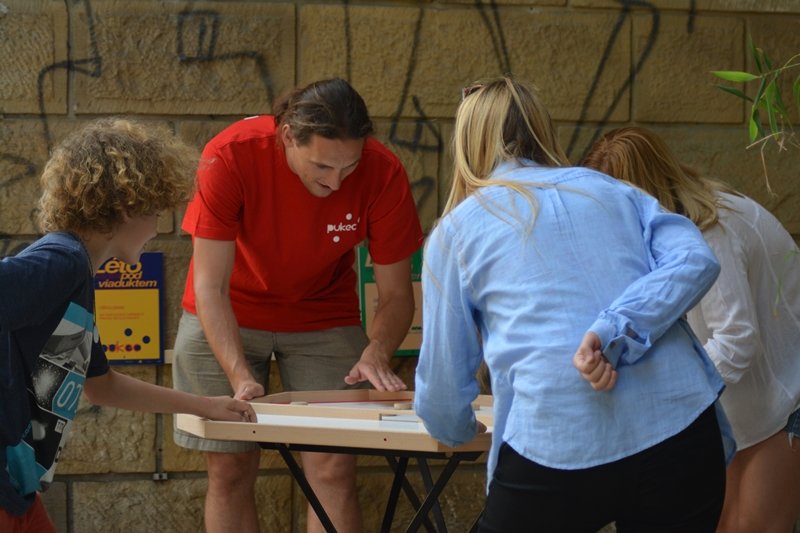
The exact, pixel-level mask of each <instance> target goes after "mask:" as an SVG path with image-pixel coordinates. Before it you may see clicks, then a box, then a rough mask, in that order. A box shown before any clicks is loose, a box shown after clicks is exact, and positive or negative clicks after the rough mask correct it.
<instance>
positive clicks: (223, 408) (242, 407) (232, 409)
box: [203, 396, 257, 422]
mask: <svg viewBox="0 0 800 533" xmlns="http://www.w3.org/2000/svg"><path fill="white" fill-rule="evenodd" d="M206 399H207V400H208V404H207V405H206V406H205V407H206V409H205V411H207V412H206V413H204V414H203V416H204V417H205V418H208V419H209V420H224V421H226V422H256V421H257V416H256V412H255V411H254V410H253V406H252V405H250V404H249V403H248V402H245V401H242V400H234V399H233V398H231V397H229V396H215V397H207V398H206Z"/></svg>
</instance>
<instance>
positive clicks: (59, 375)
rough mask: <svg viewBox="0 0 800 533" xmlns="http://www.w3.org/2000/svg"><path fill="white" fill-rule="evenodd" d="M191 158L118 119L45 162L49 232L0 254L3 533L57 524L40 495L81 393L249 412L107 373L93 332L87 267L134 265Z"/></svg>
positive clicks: (206, 413) (164, 407)
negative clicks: (115, 262) (16, 251)
mask: <svg viewBox="0 0 800 533" xmlns="http://www.w3.org/2000/svg"><path fill="white" fill-rule="evenodd" d="M196 163H197V157H196V155H195V152H194V150H192V149H191V148H190V147H189V146H187V145H186V144H184V143H183V142H181V141H180V140H179V139H177V138H176V137H175V136H173V135H172V134H171V133H170V132H168V131H166V130H162V129H160V128H157V127H153V126H144V125H142V124H139V123H136V122H132V121H129V120H124V119H119V118H112V119H102V120H99V121H95V122H93V123H91V124H89V125H88V126H86V127H85V128H83V129H81V130H79V131H77V132H75V133H74V134H72V135H70V136H69V137H68V138H67V139H65V140H64V141H63V142H62V143H61V144H60V145H59V146H58V147H57V148H56V149H55V151H54V152H53V154H52V157H51V158H50V160H49V161H48V162H47V165H46V166H45V169H44V171H43V174H42V177H41V185H42V189H43V193H42V197H41V200H40V212H39V218H40V223H41V227H42V229H43V230H44V231H46V232H47V233H46V234H45V235H44V236H43V237H42V238H41V239H39V240H37V241H36V242H34V243H33V244H31V245H30V246H29V247H27V248H26V249H25V250H23V251H21V252H20V253H19V254H17V255H16V256H15V257H9V258H5V259H3V260H1V261H0V531H11V532H23V531H30V532H32V531H36V532H37V533H39V532H51V531H52V532H54V531H55V528H54V526H53V523H52V521H51V520H50V518H49V517H48V515H47V512H46V510H45V509H44V507H43V505H42V503H41V499H40V498H39V496H38V493H39V492H40V491H42V490H44V489H46V488H47V486H48V485H49V483H50V482H51V481H52V479H53V474H54V472H55V468H56V464H57V462H58V456H59V454H60V451H61V449H62V447H63V446H64V444H65V441H66V439H67V435H68V434H69V431H70V428H71V425H72V420H73V418H74V417H75V412H76V410H77V406H78V400H79V397H80V393H81V391H84V392H86V395H87V397H88V398H89V400H90V401H91V402H92V403H93V404H96V405H106V406H111V407H118V408H124V409H132V410H137V411H146V412H161V413H175V412H187V413H193V414H197V415H199V416H203V417H207V418H212V419H220V420H231V421H249V420H254V419H255V413H254V412H253V409H252V407H250V405H249V404H248V403H247V402H242V401H238V400H234V399H232V398H228V397H224V396H220V397H213V398H209V397H203V396H195V395H192V394H188V393H184V392H180V391H176V390H173V389H169V388H165V387H160V386H157V385H153V384H150V383H145V382H143V381H140V380H137V379H135V378H132V377H129V376H126V375H124V374H120V373H118V372H115V371H114V370H111V369H110V368H109V364H108V361H107V359H106V357H105V354H104V353H103V349H102V347H101V344H100V342H99V337H98V335H97V331H96V327H95V320H94V283H93V277H94V273H95V271H96V270H97V269H98V268H99V267H100V265H102V264H103V263H104V262H105V261H106V260H107V259H109V258H111V257H117V258H119V259H121V260H123V261H126V262H128V263H136V262H138V260H139V255H140V254H141V251H142V248H143V247H144V245H145V243H146V242H147V241H149V240H150V239H152V238H153V237H155V235H156V223H157V217H158V214H159V212H161V211H164V210H167V209H173V208H175V207H177V206H179V205H180V204H182V203H183V202H184V201H185V200H186V198H187V196H188V195H189V193H190V192H191V190H192V188H193V183H194V179H193V176H194V172H195V169H196ZM67 352H68V353H67ZM75 360H79V361H80V362H82V364H70V365H67V364H64V361H75Z"/></svg>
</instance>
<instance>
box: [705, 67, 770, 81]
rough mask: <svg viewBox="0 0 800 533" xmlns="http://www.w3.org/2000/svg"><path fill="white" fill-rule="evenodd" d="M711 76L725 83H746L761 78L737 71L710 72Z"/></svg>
mask: <svg viewBox="0 0 800 533" xmlns="http://www.w3.org/2000/svg"><path fill="white" fill-rule="evenodd" d="M711 74H713V75H714V76H716V77H718V78H722V79H723V80H725V81H734V82H747V81H753V80H757V79H759V78H760V77H761V76H756V75H755V74H750V73H749V72H741V71H738V70H712V71H711Z"/></svg>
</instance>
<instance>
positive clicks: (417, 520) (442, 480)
mask: <svg viewBox="0 0 800 533" xmlns="http://www.w3.org/2000/svg"><path fill="white" fill-rule="evenodd" d="M459 461H460V459H459V458H458V457H455V456H454V457H451V458H450V460H448V461H447V464H446V465H445V467H444V470H442V473H441V474H439V479H437V480H436V483H435V484H434V485H433V488H432V489H431V490H429V491H428V494H427V496H425V500H424V501H423V502H422V505H420V507H419V510H418V511H417V514H415V515H414V519H413V520H412V521H411V523H410V524H409V525H408V528H407V529H406V533H414V532H415V531H417V530H418V529H419V526H420V524H421V523H422V520H423V519H424V518H425V515H427V514H428V511H430V509H431V507H432V506H433V504H435V503H437V502H438V501H439V494H441V492H442V490H444V487H445V486H446V485H447V482H448V481H449V479H450V476H452V475H453V472H455V471H456V467H457V466H458V463H459Z"/></svg>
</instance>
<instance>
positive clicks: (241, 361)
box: [193, 237, 264, 400]
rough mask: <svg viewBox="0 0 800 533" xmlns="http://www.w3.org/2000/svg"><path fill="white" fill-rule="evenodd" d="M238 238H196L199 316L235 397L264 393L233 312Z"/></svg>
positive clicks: (246, 397) (195, 269) (255, 395)
mask: <svg viewBox="0 0 800 533" xmlns="http://www.w3.org/2000/svg"><path fill="white" fill-rule="evenodd" d="M235 251H236V245H235V242H234V241H217V240H211V239H202V238H199V237H195V239H194V254H193V261H194V263H193V264H194V294H195V302H196V306H197V317H198V319H199V320H200V323H201V324H202V326H203V332H204V333H205V335H206V339H207V340H208V344H209V345H210V346H211V350H212V351H213V352H214V356H215V357H216V358H217V361H219V364H220V366H221V367H222V369H223V370H224V371H225V375H226V376H227V377H228V381H230V383H231V387H233V393H234V398H237V399H241V400H249V399H251V398H256V397H258V396H263V395H264V387H263V385H262V384H260V383H257V382H256V381H255V379H254V378H253V374H252V372H251V371H250V367H249V365H248V364H247V361H246V360H245V357H244V350H243V349H242V339H241V336H240V334H239V324H238V322H237V321H236V316H235V315H234V314H233V307H232V306H231V298H230V291H229V288H230V280H231V273H232V272H233V260H234V256H235Z"/></svg>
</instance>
